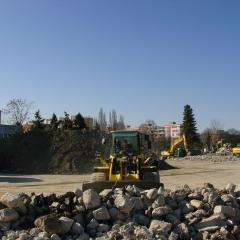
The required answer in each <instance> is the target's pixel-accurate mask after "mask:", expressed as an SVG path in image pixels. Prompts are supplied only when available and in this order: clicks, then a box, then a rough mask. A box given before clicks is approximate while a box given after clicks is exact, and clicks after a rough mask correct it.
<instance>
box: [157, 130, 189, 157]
mask: <svg viewBox="0 0 240 240" xmlns="http://www.w3.org/2000/svg"><path fill="white" fill-rule="evenodd" d="M180 145H183V147H184V151H185V152H187V140H186V135H185V134H183V135H182V137H181V138H179V139H176V140H175V141H174V142H173V144H172V145H171V147H170V150H169V151H162V152H161V158H162V159H166V158H168V157H171V156H174V154H175V151H176V149H177V147H179V146H180Z"/></svg>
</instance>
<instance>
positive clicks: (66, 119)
mask: <svg viewBox="0 0 240 240" xmlns="http://www.w3.org/2000/svg"><path fill="white" fill-rule="evenodd" d="M72 125H73V123H72V121H71V119H70V117H69V114H68V113H67V112H64V119H63V128H64V129H72Z"/></svg>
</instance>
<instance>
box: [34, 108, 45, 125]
mask: <svg viewBox="0 0 240 240" xmlns="http://www.w3.org/2000/svg"><path fill="white" fill-rule="evenodd" d="M34 118H35V120H34V121H33V123H34V124H35V127H36V128H38V129H41V128H43V122H44V119H43V118H42V117H41V114H40V110H37V112H35V114H34Z"/></svg>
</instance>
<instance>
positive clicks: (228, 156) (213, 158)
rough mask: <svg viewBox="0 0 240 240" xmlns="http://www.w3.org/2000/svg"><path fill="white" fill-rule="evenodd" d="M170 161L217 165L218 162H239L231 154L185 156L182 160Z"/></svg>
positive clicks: (237, 158)
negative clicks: (201, 162)
mask: <svg viewBox="0 0 240 240" xmlns="http://www.w3.org/2000/svg"><path fill="white" fill-rule="evenodd" d="M171 160H177V161H179V160H180V161H181V160H190V161H209V162H213V163H219V162H229V161H230V162H234V161H239V157H238V156H233V154H226V155H225V154H223V155H221V154H220V153H219V154H216V153H208V154H204V155H197V156H186V157H183V158H172V159H170V161H171Z"/></svg>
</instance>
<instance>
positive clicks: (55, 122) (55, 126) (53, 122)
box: [50, 113, 58, 130]
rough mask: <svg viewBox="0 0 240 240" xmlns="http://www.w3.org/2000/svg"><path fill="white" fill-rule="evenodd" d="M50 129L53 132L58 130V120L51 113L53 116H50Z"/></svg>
mask: <svg viewBox="0 0 240 240" xmlns="http://www.w3.org/2000/svg"><path fill="white" fill-rule="evenodd" d="M50 127H51V129H53V130H56V129H58V119H57V115H56V114H55V113H53V115H52V118H51V122H50Z"/></svg>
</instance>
